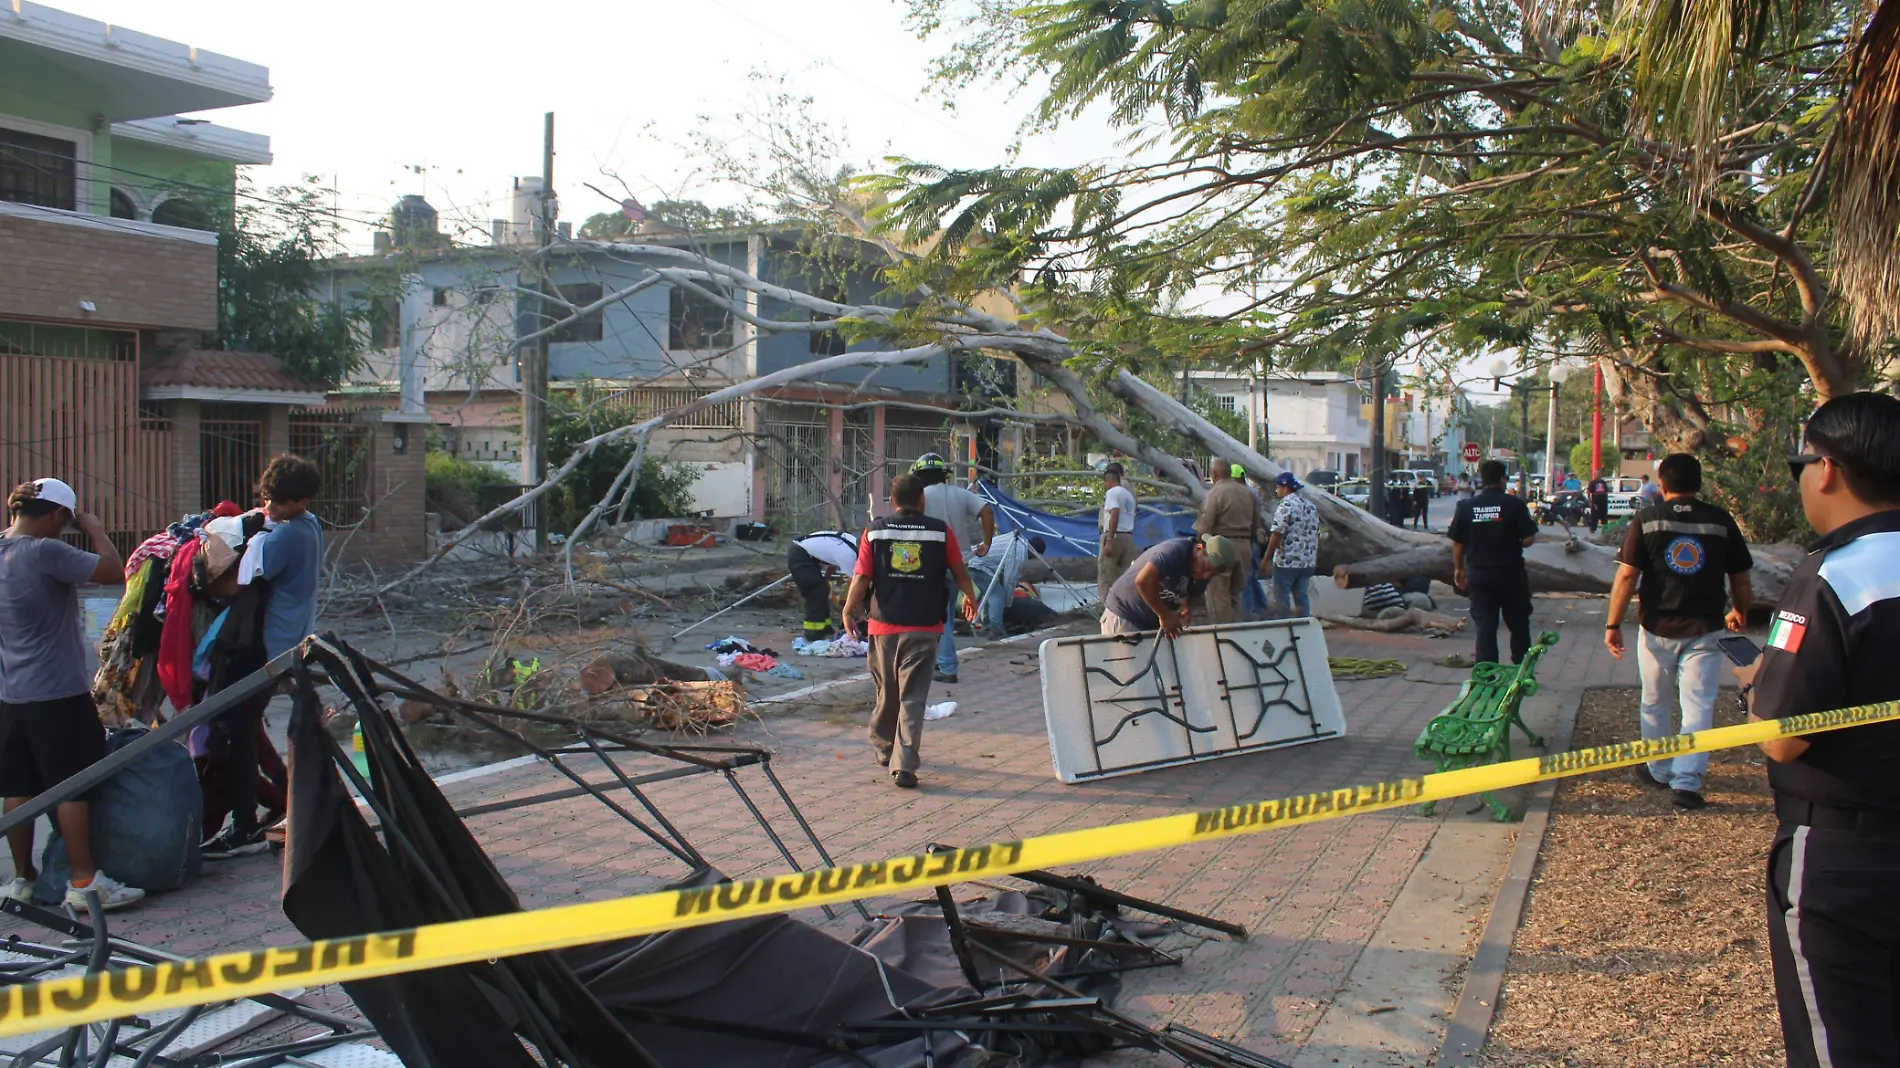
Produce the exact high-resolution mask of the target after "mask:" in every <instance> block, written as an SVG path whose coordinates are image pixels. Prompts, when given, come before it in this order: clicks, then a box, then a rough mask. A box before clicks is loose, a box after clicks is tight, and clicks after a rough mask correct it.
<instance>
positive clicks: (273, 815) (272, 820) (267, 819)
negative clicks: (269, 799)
mask: <svg viewBox="0 0 1900 1068" xmlns="http://www.w3.org/2000/svg"><path fill="white" fill-rule="evenodd" d="M282 822H284V813H283V812H280V811H278V810H277V809H274V808H267V809H265V810H264V818H262V819H260V820H258V821H257V826H258V828H259V829H261V830H266V831H268V830H270V829H271V828H272V827H275V826H277V825H278V824H280V823H282Z"/></svg>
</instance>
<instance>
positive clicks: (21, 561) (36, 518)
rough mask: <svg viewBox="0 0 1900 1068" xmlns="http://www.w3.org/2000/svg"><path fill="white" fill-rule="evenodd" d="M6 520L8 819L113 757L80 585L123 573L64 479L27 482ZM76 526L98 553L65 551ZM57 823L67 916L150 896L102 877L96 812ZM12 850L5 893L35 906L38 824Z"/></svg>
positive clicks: (3, 665) (2, 651) (4, 767)
mask: <svg viewBox="0 0 1900 1068" xmlns="http://www.w3.org/2000/svg"><path fill="white" fill-rule="evenodd" d="M7 512H8V514H9V515H10V516H11V517H12V520H13V525H12V526H10V527H8V528H7V530H6V533H5V534H3V535H0V795H4V796H5V798H6V811H8V812H12V811H13V810H14V809H16V808H18V807H20V806H21V805H23V804H25V803H27V802H28V801H31V800H32V799H33V798H34V797H35V796H37V795H38V794H40V793H41V792H42V791H45V790H48V789H51V788H52V787H54V786H57V785H59V784H60V783H61V782H63V781H65V780H66V779H69V778H71V777H72V776H74V775H77V774H78V773H79V772H80V771H82V770H84V769H85V768H86V767H87V766H88V765H91V764H92V763H94V762H95V761H98V760H101V759H103V758H104V757H105V755H106V733H105V728H104V727H103V726H101V725H100V723H99V710H98V708H97V707H96V706H94V704H93V702H92V674H93V673H92V667H91V664H90V661H91V659H92V658H91V657H90V656H88V655H87V650H86V639H85V633H84V631H82V630H81V629H80V616H79V586H80V585H81V584H82V583H87V582H108V583H116V582H118V581H120V578H121V576H120V573H119V572H120V569H121V568H122V567H123V566H124V564H123V562H122V561H121V560H120V559H119V552H118V550H117V549H114V548H113V547H112V542H111V541H110V540H109V539H108V538H107V537H106V530H105V527H104V526H103V525H102V524H101V523H100V522H99V517H98V516H95V515H92V514H90V513H86V512H81V511H79V498H78V495H77V494H75V493H74V492H73V488H72V487H71V486H68V485H67V484H66V483H64V482H61V481H60V480H59V479H56V478H41V479H35V480H34V481H32V482H25V483H22V484H21V485H20V486H19V487H17V488H16V489H14V491H13V492H12V493H11V494H9V495H8V496H7ZM69 524H70V525H76V526H78V528H79V529H80V530H81V531H82V532H84V533H85V535H86V537H87V539H88V540H90V541H91V543H92V550H93V551H92V552H86V551H85V550H83V549H75V548H73V547H72V546H70V545H68V544H66V543H65V542H64V541H61V540H60V534H61V533H62V532H64V531H65V530H66V528H67V526H68V525H69ZM56 815H57V818H58V820H59V830H60V834H61V835H62V836H63V837H64V838H65V840H66V855H67V857H68V858H69V859H70V860H71V862H72V870H73V874H72V881H71V882H70V883H68V884H67V886H66V904H67V905H68V906H69V907H71V908H74V909H84V908H85V907H86V891H87V890H96V891H98V892H99V902H100V904H102V905H104V906H105V907H106V908H108V909H116V908H123V907H125V906H126V905H130V904H132V903H133V902H135V901H138V900H139V899H140V898H142V897H144V896H145V891H143V890H139V889H137V888H135V887H130V886H126V885H125V884H123V883H121V882H119V881H118V880H116V879H114V878H112V877H111V876H110V875H107V874H106V873H105V872H102V871H100V870H99V869H98V868H97V867H96V866H94V864H93V859H92V812H91V806H90V805H88V804H87V803H86V802H85V801H79V800H74V801H66V802H63V803H61V804H60V806H59V808H58V810H57V813H56ZM7 845H8V846H9V847H10V848H11V850H12V853H13V876H14V877H13V880H12V881H11V882H9V883H7V884H6V885H5V886H3V887H0V894H4V895H5V896H7V897H10V898H13V899H14V900H16V901H30V900H31V899H32V894H33V882H34V880H35V878H36V877H37V872H36V871H35V869H34V867H33V825H32V824H30V823H29V824H27V825H26V826H24V827H17V828H15V829H14V830H13V831H12V832H11V833H9V834H8V835H7Z"/></svg>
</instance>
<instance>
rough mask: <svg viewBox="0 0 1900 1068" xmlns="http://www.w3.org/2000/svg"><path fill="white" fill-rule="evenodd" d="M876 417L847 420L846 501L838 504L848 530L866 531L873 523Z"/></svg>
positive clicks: (850, 415)
mask: <svg viewBox="0 0 1900 1068" xmlns="http://www.w3.org/2000/svg"><path fill="white" fill-rule="evenodd" d="M875 444H876V438H875V436H874V435H873V433H872V416H871V413H870V412H868V411H856V412H846V413H845V416H844V498H843V499H842V500H840V501H839V502H838V507H839V511H840V512H841V513H842V516H841V519H842V521H843V523H844V526H845V527H846V528H847V529H850V530H862V529H864V527H865V526H866V525H868V524H869V523H870V522H871V471H872V467H873V465H874V464H875V462H876V460H877V454H876V449H875V448H874V446H875Z"/></svg>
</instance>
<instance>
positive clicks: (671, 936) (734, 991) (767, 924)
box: [565, 870, 974, 1068]
mask: <svg viewBox="0 0 1900 1068" xmlns="http://www.w3.org/2000/svg"><path fill="white" fill-rule="evenodd" d="M721 878H723V876H721V875H720V874H719V873H718V872H716V871H710V870H708V871H706V872H703V873H701V874H700V875H699V876H697V877H696V878H694V879H693V880H691V882H692V884H693V885H706V884H709V883H714V882H718V881H719V880H720V879H721ZM565 956H566V958H567V960H568V963H569V964H571V965H572V966H573V968H574V971H575V972H576V973H577V974H579V975H580V976H581V977H582V978H583V979H584V980H585V981H586V982H587V988H588V990H589V991H590V992H591V993H592V994H593V995H594V996H595V997H597V998H599V999H600V1000H601V1002H602V1003H603V1004H604V1005H606V1006H607V1008H608V1010H609V1011H611V1012H613V1013H614V1014H615V1015H616V1016H619V1017H621V1018H622V1019H623V1020H627V1021H628V1026H629V1027H632V1028H633V1029H634V1030H635V1032H636V1033H637V1034H638V1035H639V1036H640V1042H641V1044H642V1045H644V1046H645V1047H646V1048H647V1050H648V1051H649V1052H651V1053H652V1054H653V1056H654V1058H655V1059H656V1060H657V1061H659V1062H660V1063H661V1064H662V1065H666V1066H667V1068H687V1066H693V1065H712V1064H717V1065H721V1066H722V1068H829V1066H832V1065H844V1064H864V1063H866V1062H869V1063H871V1064H875V1065H878V1066H880V1068H884V1066H890V1068H899V1066H908V1065H921V1064H924V1063H926V1062H925V1059H924V1056H923V1053H924V1046H923V1040H922V1039H911V1040H909V1041H902V1042H897V1043H895V1044H893V1045H890V1046H887V1047H884V1048H872V1049H863V1050H858V1051H856V1054H855V1055H854V1056H851V1057H849V1058H848V1059H841V1057H840V1055H839V1053H838V1052H837V1051H836V1050H835V1049H834V1048H833V1047H834V1045H835V1042H834V1036H836V1034H837V1033H838V1031H839V1029H840V1027H842V1026H843V1025H845V1024H847V1023H850V1022H856V1021H866V1020H880V1019H884V1018H886V1017H890V1016H893V1015H904V1016H908V1015H911V1014H912V1013H914V1012H916V1011H918V1010H922V1009H928V1008H930V1007H932V1006H935V1005H941V1004H944V1003H946V1002H949V1001H954V1000H957V999H959V998H963V997H970V996H973V993H974V992H973V991H971V990H969V989H968V988H967V987H964V986H962V984H961V982H960V981H959V980H957V979H956V978H955V977H954V976H953V977H951V978H950V982H949V983H948V984H945V985H941V986H939V985H936V984H933V983H931V982H927V981H925V980H923V979H920V978H918V977H917V976H915V975H912V974H910V973H909V972H907V971H904V970H903V969H901V968H897V967H892V966H890V965H887V964H886V963H884V962H883V961H882V960H880V959H879V958H878V957H877V956H876V955H874V954H872V953H869V952H866V951H865V950H862V949H858V948H855V947H853V946H851V945H849V944H847V943H845V942H841V941H839V940H838V939H836V938H833V937H832V936H830V935H828V934H826V933H824V932H823V931H820V930H818V929H817V928H814V927H812V926H811V925H809V924H807V923H804V922H803V921H801V920H798V919H795V918H793V917H788V916H761V917H757V918H754V919H749V920H736V921H733V922H729V923H721V924H715V925H713V926H710V927H694V928H687V929H684V930H679V931H667V932H665V933H663V934H657V935H651V936H648V937H645V938H636V939H630V940H628V941H626V942H622V943H612V944H606V945H593V946H581V947H578V948H576V949H571V950H568V951H567V952H566V954H565ZM635 1021H641V1022H639V1023H636V1022H635ZM735 1029H745V1030H744V1033H741V1031H740V1030H735ZM768 1033H771V1037H767V1034H768ZM935 1042H936V1045H935V1049H934V1052H935V1055H936V1056H939V1057H941V1056H944V1055H946V1054H949V1053H952V1052H955V1050H956V1049H958V1048H960V1047H961V1046H963V1045H964V1044H965V1043H964V1040H963V1039H962V1038H960V1037H958V1036H956V1035H954V1034H951V1033H948V1032H940V1033H938V1034H937V1035H936V1036H935Z"/></svg>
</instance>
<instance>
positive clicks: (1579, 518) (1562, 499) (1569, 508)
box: [1537, 490, 1590, 527]
mask: <svg viewBox="0 0 1900 1068" xmlns="http://www.w3.org/2000/svg"><path fill="white" fill-rule="evenodd" d="M1589 518H1590V498H1589V497H1588V496H1586V495H1585V494H1583V493H1582V492H1580V491H1577V490H1562V491H1559V492H1558V493H1556V494H1555V495H1553V496H1550V497H1546V498H1545V499H1543V500H1541V501H1539V502H1537V521H1538V522H1539V523H1542V524H1543V525H1545V526H1550V525H1552V524H1553V523H1562V524H1563V525H1564V526H1566V527H1572V526H1579V525H1581V524H1583V523H1586V522H1588V521H1589Z"/></svg>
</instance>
